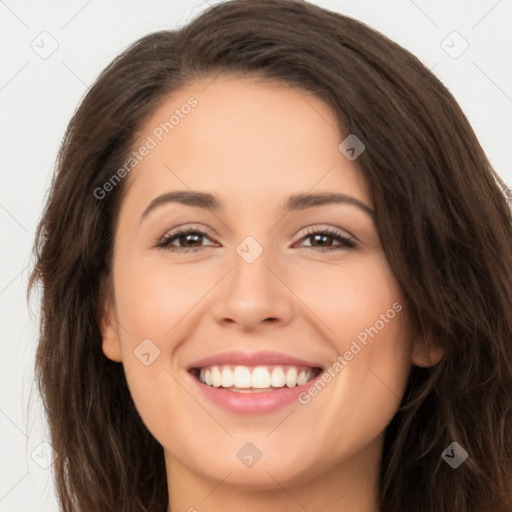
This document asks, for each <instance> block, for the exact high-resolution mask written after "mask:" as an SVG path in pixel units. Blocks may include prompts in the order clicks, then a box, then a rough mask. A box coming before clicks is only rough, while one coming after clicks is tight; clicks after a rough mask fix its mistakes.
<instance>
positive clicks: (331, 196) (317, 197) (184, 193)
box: [140, 190, 375, 222]
mask: <svg viewBox="0 0 512 512" xmlns="http://www.w3.org/2000/svg"><path fill="white" fill-rule="evenodd" d="M167 203H179V204H183V205H186V206H195V207H197V208H204V209H208V210H223V209H224V205H223V204H222V202H221V201H220V200H219V199H217V198H216V197H215V196H213V195H212V194H209V193H206V192H197V191H193V190H177V191H175V192H168V193H167V194H163V195H161V196H158V197H156V198H155V199H153V200H152V201H151V203H149V205H148V207H147V208H146V209H145V210H144V212H143V213H142V215H141V218H140V220H141V222H142V220H143V219H144V218H145V217H146V216H147V215H148V214H149V213H150V212H151V211H153V210H155V209H156V208H158V207H160V206H162V205H164V204H167ZM343 203H345V204H351V205H353V206H357V207H358V208H360V209H361V210H362V211H364V212H365V213H367V214H368V215H369V216H370V217H371V218H372V219H374V218H375V212H374V211H373V210H372V209H371V208H370V207H369V206H368V205H366V204H365V203H363V202H362V201H360V200H359V199H356V198H355V197H352V196H347V195H346V194H337V193H332V192H321V193H317V194H295V195H292V196H290V197H288V199H286V200H285V201H284V203H283V205H282V209H283V210H284V211H286V212H290V211H298V210H306V209H308V208H314V207H316V206H322V205H326V204H343Z"/></svg>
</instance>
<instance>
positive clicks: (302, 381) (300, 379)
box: [297, 370, 309, 386]
mask: <svg viewBox="0 0 512 512" xmlns="http://www.w3.org/2000/svg"><path fill="white" fill-rule="evenodd" d="M307 373H309V372H307ZM307 373H306V371H305V370H302V371H301V372H300V373H299V376H298V377H297V384H298V385H299V386H302V384H305V383H306V382H307V380H308V379H307V376H306V375H307Z"/></svg>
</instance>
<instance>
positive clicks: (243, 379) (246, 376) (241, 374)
mask: <svg viewBox="0 0 512 512" xmlns="http://www.w3.org/2000/svg"><path fill="white" fill-rule="evenodd" d="M233 385H234V386H235V388H250V387H251V372H250V371H249V369H248V368H246V367H245V366H236V367H235V373H234V375H233Z"/></svg>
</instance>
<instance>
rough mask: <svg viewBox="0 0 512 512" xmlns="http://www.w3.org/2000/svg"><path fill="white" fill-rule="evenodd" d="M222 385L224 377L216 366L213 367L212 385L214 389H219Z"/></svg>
mask: <svg viewBox="0 0 512 512" xmlns="http://www.w3.org/2000/svg"><path fill="white" fill-rule="evenodd" d="M221 384H222V377H221V375H220V372H219V369H218V368H217V367H216V366H212V385H213V387H214V388H218V387H219V386H220V385H221Z"/></svg>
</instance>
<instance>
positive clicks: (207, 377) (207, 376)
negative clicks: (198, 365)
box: [201, 370, 212, 386]
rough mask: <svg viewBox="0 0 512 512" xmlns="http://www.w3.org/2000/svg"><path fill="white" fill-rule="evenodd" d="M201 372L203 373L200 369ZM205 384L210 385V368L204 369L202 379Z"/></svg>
mask: <svg viewBox="0 0 512 512" xmlns="http://www.w3.org/2000/svg"><path fill="white" fill-rule="evenodd" d="M201 373H203V370H201ZM203 382H204V383H205V384H208V386H211V385H212V372H211V371H210V370H206V371H205V372H204V381H203Z"/></svg>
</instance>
